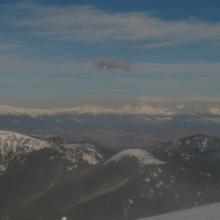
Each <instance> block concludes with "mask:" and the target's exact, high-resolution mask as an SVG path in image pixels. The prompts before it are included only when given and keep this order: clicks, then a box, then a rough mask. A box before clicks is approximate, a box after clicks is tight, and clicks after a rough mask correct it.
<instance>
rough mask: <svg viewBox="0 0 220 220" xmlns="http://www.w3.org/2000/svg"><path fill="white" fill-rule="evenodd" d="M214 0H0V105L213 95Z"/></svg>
mask: <svg viewBox="0 0 220 220" xmlns="http://www.w3.org/2000/svg"><path fill="white" fill-rule="evenodd" d="M219 82H220V1H218V0H212V1H210V0H209V1H208V0H178V1H177V0H166V1H164V0H138V1H136V0H111V1H105V0H96V1H92V0H81V1H80V0H77V1H73V0H59V1H58V0H38V1H37V0H36V1H22V0H19V1H12V0H5V1H4V0H1V1H0V104H10V105H26V106H39V107H43V106H45V107H47V106H57V107H59V106H73V105H81V104H104V105H108V104H109V105H111V104H117V105H118V104H125V103H126V102H130V103H132V99H134V100H138V97H140V96H150V97H152V96H156V97H177V99H179V97H189V96H193V97H197V96H201V97H203V96H205V97H206V99H207V97H210V98H211V97H219V96H220V89H219Z"/></svg>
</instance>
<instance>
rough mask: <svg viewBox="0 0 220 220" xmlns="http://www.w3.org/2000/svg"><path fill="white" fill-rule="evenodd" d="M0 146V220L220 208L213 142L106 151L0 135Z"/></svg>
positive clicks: (219, 144) (203, 139)
mask: <svg viewBox="0 0 220 220" xmlns="http://www.w3.org/2000/svg"><path fill="white" fill-rule="evenodd" d="M0 147H1V150H2V151H1V153H2V155H1V162H2V166H3V167H4V169H3V171H2V173H1V175H0V217H1V218H3V217H4V218H8V219H10V220H29V219H33V220H54V219H55V220H60V219H62V218H63V217H65V218H66V219H77V220H87V219H90V220H103V219H105V220H112V219H115V220H134V219H138V218H143V217H147V216H152V215H157V214H162V213H165V212H168V211H176V210H179V209H183V208H191V207H195V206H199V205H203V204H207V203H211V202H219V201H220V200H219V198H220V186H219V181H220V169H219V167H220V166H219V165H220V162H219V155H220V140H219V139H218V138H215V137H211V136H207V135H194V136H188V137H185V138H182V139H178V140H175V141H173V142H169V143H165V144H160V145H156V146H153V147H145V148H144V147H143V148H129V149H122V148H120V149H119V148H118V149H111V148H109V147H105V146H100V145H95V144H91V143H73V142H72V143H71V142H70V141H69V140H68V141H65V140H63V141H61V140H58V139H56V138H51V137H44V138H43V137H41V138H37V137H30V136H27V135H22V134H19V133H14V132H9V131H1V132H0ZM6 159H7V160H6Z"/></svg>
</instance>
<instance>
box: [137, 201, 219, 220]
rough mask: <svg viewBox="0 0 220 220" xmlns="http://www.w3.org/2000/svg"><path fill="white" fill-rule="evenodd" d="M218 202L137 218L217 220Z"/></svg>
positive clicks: (144, 219)
mask: <svg viewBox="0 0 220 220" xmlns="http://www.w3.org/2000/svg"><path fill="white" fill-rule="evenodd" d="M219 219H220V203H216V204H211V205H206V206H201V207H197V208H192V209H187V210H182V211H178V212H173V213H168V214H165V215H159V216H153V217H149V218H143V219H139V220H219Z"/></svg>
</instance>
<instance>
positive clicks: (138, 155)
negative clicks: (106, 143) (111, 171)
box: [106, 149, 164, 165]
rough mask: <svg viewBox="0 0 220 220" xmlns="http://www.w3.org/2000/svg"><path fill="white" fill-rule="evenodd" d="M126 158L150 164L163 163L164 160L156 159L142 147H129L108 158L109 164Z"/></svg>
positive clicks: (141, 163)
mask: <svg viewBox="0 0 220 220" xmlns="http://www.w3.org/2000/svg"><path fill="white" fill-rule="evenodd" d="M124 159H125V160H126V159H134V160H136V161H137V163H138V164H139V165H149V164H162V163H164V162H162V161H160V160H158V159H155V158H154V157H153V156H152V155H151V154H150V153H148V152H147V151H145V150H141V149H127V150H123V151H121V152H119V153H118V154H116V155H115V156H113V157H112V158H110V159H109V160H107V162H106V163H107V164H109V163H114V162H120V161H122V160H124Z"/></svg>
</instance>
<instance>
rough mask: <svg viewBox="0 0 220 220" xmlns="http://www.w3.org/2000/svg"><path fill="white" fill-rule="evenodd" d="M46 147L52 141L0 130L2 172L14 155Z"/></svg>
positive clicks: (0, 170) (0, 163)
mask: <svg viewBox="0 0 220 220" xmlns="http://www.w3.org/2000/svg"><path fill="white" fill-rule="evenodd" d="M45 147H50V143H49V142H47V141H43V140H39V139H37V138H33V137H29V136H27V135H23V134H19V133H16V132H11V131H0V173H1V172H4V171H5V170H6V168H7V165H8V162H9V161H10V160H12V159H13V158H14V157H17V156H21V155H24V154H27V153H30V152H32V151H36V150H39V149H42V148H45Z"/></svg>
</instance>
